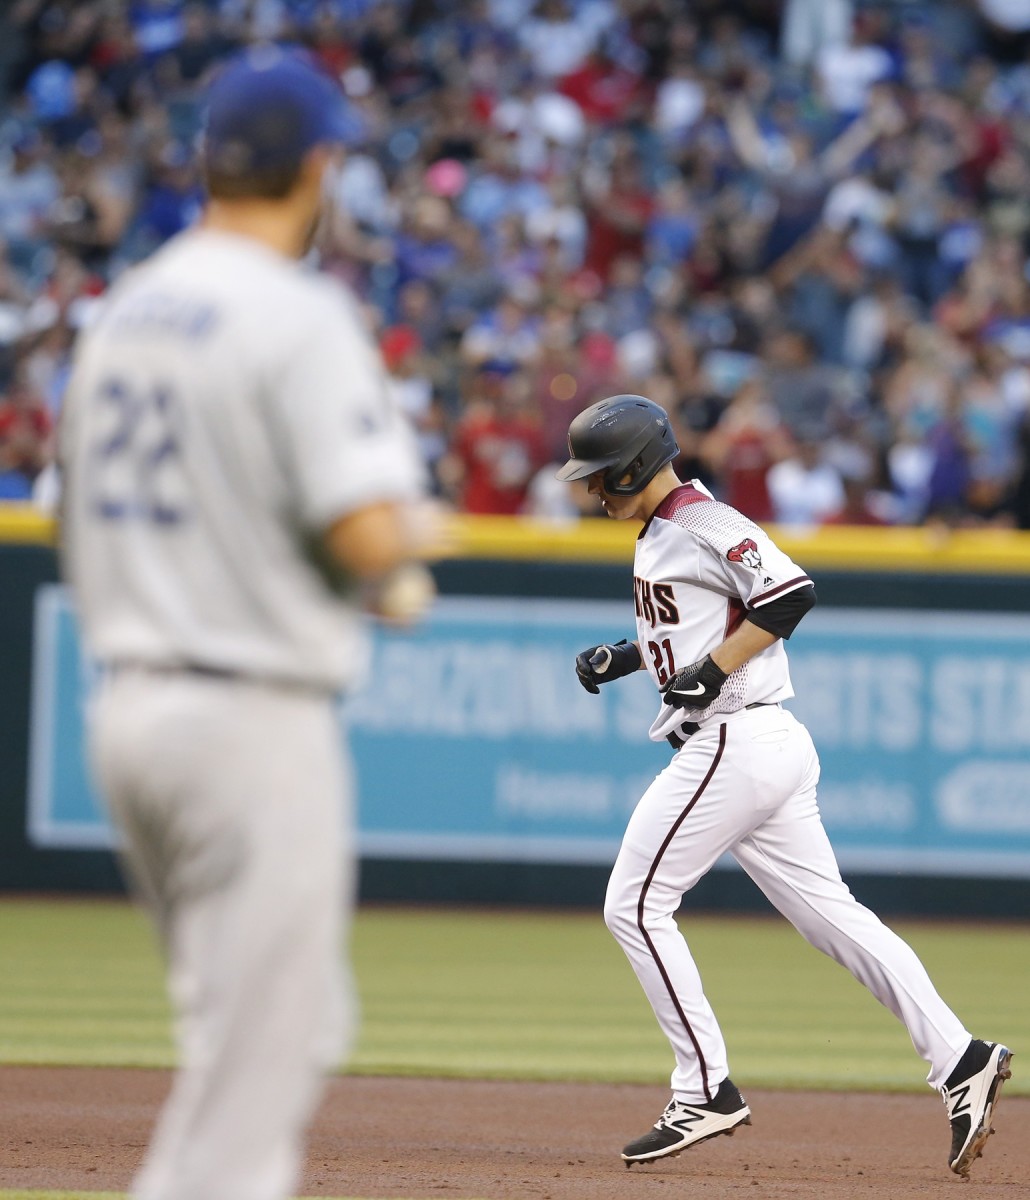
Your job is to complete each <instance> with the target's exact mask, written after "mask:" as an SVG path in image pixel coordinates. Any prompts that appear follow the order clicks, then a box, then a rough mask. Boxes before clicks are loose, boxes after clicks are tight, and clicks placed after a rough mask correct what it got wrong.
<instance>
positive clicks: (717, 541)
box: [706, 509, 812, 609]
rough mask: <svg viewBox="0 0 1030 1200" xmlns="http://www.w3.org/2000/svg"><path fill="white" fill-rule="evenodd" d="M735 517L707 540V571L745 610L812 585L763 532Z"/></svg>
mask: <svg viewBox="0 0 1030 1200" xmlns="http://www.w3.org/2000/svg"><path fill="white" fill-rule="evenodd" d="M728 511H729V512H730V513H734V510H733V509H729V510H728ZM734 515H735V516H737V517H738V518H739V519H738V520H737V521H726V522H725V523H721V526H722V527H721V528H720V529H719V530H718V532H717V533H714V532H713V533H711V534H710V535H709V537H708V538H706V541H707V543H708V547H707V548H708V554H707V556H706V557H707V559H708V563H707V569H708V570H709V571H710V572H712V573H713V574H714V573H717V574H718V576H719V578H720V579H721V580H722V581H723V582H724V584H727V585H728V586H729V587H730V588H731V589H732V591H733V592H735V593H736V595H738V596H739V597H740V599H741V600H742V601H743V602H744V605H745V607H746V608H748V609H760V608H762V606H763V605H766V604H771V603H773V601H775V600H778V599H779V598H780V597H782V596H786V595H789V594H790V593H791V592H793V591H796V590H797V589H798V588H803V587H809V586H811V584H812V580H811V579H809V577H808V575H807V573H806V572H805V571H804V570H803V569H802V568H801V567H799V566H798V565H797V563H795V562H794V561H793V560H792V559H791V558H790V557H789V556H788V555H786V554H784V552H783V551H782V550H781V549H780V548H779V546H777V545H776V543H775V542H774V541H773V540H772V538H771V537H769V535H768V534H767V533H766V532H765V531H764V530H763V529H760V528H759V527H758V526H757V525H755V524H754V523H753V522H752V521H749V520H748V519H747V518H746V517H742V516H740V515H739V514H736V513H734Z"/></svg>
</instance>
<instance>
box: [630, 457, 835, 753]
mask: <svg viewBox="0 0 1030 1200" xmlns="http://www.w3.org/2000/svg"><path fill="white" fill-rule="evenodd" d="M633 574H634V580H633V587H634V601H635V606H636V616H637V641H638V643H639V645H640V653H641V655H642V657H643V659H644V665H645V666H646V667H647V670H648V671H649V672H650V675H651V678H652V679H653V680H654V681H655V683H656V684H657V685H658V686H659V687H662V686H663V685H664V684H666V683H668V681H669V680H670V679H671V678H672V676H673V675H675V674H676V672H677V671H680V670H682V669H683V668H684V667H688V666H690V664H691V663H694V662H697V661H698V660H699V659H702V658H704V656H705V655H706V654H708V653H710V652H711V651H712V650H714V649H715V647H716V646H718V645H719V644H720V643H721V642H722V641H723V640H724V639H725V638H726V637H727V636H728V635H729V634H730V633H732V632H733V631H734V630H735V629H736V628H737V626H738V625H739V624H740V622H741V621H742V620H743V619H744V616H745V613H746V612H747V611H748V610H749V609H755V608H761V607H762V605H763V604H768V603H769V602H770V601H773V600H776V599H778V598H779V597H780V596H785V595H787V594H788V593H789V592H792V591H794V590H795V589H797V588H800V587H804V586H806V585H807V584H810V583H811V582H812V581H811V580H810V579H809V578H808V576H807V575H806V574H805V572H804V571H802V570H801V568H800V567H798V566H797V565H796V564H795V563H793V562H792V561H791V560H790V559H789V558H788V557H787V555H786V554H784V553H783V551H782V550H780V549H779V548H778V547H777V546H776V545H775V544H774V543H773V541H772V539H771V538H770V537H769V536H768V534H766V533H765V532H764V531H763V530H762V529H760V528H759V527H758V526H757V525H756V524H754V522H753V521H750V520H748V518H747V517H745V516H743V515H742V514H741V513H739V512H737V510H736V509H735V508H731V507H730V506H729V505H727V504H721V503H720V502H719V501H717V500H714V499H713V498H712V495H711V493H710V492H709V491H707V490H706V489H705V487H704V486H703V485H702V484H701V483H700V482H699V481H698V480H696V479H694V480H691V482H690V483H688V484H684V485H683V486H682V487H678V488H676V489H675V490H674V491H672V492H670V493H669V495H668V496H667V497H666V498H665V499H664V500H663V501H662V503H661V504H660V505H659V506H658V508H657V509H656V510H655V512H654V514H653V515H652V517H651V519H650V520H649V521H648V522H647V524H646V525H645V526H644V528H643V529H642V530H641V532H640V534H639V536H638V538H637V547H636V556H635V559H634V567H633ZM793 695H794V689H793V688H792V687H791V683H790V671H789V669H788V667H787V655H786V651H785V650H784V648H783V642H782V641H781V640H780V639H777V640H776V641H775V642H774V643H773V644H772V645H771V646H770V647H769V648H768V649H767V650H763V651H762V652H761V653H760V654H757V655H755V657H754V658H752V659H751V660H750V661H749V662H746V663H745V664H744V665H743V666H742V667H738V669H737V670H736V671H733V672H731V674H730V676H729V678H728V679H727V680H726V682H725V684H724V685H723V688H722V691H721V692H720V693H719V696H718V697H717V698H716V700H715V701H713V703H712V704H711V705H709V707H708V708H706V709H704V710H703V711H701V712H694V711H691V712H689V713H685V712H684V710H683V709H682V708H675V707H673V706H672V705H671V704H664V703H663V704H662V707H661V709H660V710H659V713H658V716H657V717H656V718H655V720H654V723H653V724H652V726H651V730H650V736H651V739H652V740H653V741H661V740H662V739H664V738H665V737H666V736H667V735H668V734H670V733H675V732H676V731H677V730H678V729H679V727H680V726H681V725H682V724H683V722H684V720H691V721H699V722H701V721H705V720H706V719H707V718H708V717H711V716H714V715H715V714H716V713H731V712H736V711H737V710H738V709H741V708H744V707H745V706H746V705H748V704H753V703H760V702H761V703H768V704H774V703H777V702H779V701H780V700H789V699H790V697H791V696H793Z"/></svg>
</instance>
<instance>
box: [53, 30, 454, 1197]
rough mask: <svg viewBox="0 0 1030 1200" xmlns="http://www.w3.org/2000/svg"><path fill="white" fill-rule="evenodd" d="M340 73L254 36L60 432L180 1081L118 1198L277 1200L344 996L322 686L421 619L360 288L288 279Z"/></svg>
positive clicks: (329, 134) (86, 345)
mask: <svg viewBox="0 0 1030 1200" xmlns="http://www.w3.org/2000/svg"><path fill="white" fill-rule="evenodd" d="M344 115H345V114H344V112H343V101H342V97H341V95H340V92H339V89H338V87H337V86H336V84H335V83H334V82H332V81H331V80H329V79H327V78H325V77H323V76H322V75H321V74H320V73H319V72H318V71H316V70H315V69H314V68H313V67H311V66H310V65H309V64H308V63H307V61H306V60H305V59H303V58H300V57H297V56H293V55H290V54H286V53H284V52H281V51H277V50H276V49H274V48H272V47H265V48H258V49H255V50H254V51H253V52H251V53H248V54H247V55H245V56H244V57H242V58H240V59H237V60H235V61H234V62H233V63H232V64H230V65H228V66H227V67H226V68H225V69H224V70H223V72H222V73H221V74H220V75H219V76H218V77H217V78H216V80H215V81H214V83H213V85H212V88H211V92H210V96H209V104H208V118H207V127H206V134H205V141H204V166H205V171H206V176H207V183H208V190H209V202H208V205H207V208H206V210H205V215H204V217H203V220H202V221H201V223H200V225H199V227H198V228H195V229H192V230H189V231H187V232H186V233H184V234H182V235H180V236H179V237H176V238H174V239H173V240H172V241H171V242H169V243H168V244H167V245H166V246H165V247H164V248H163V249H161V250H160V251H159V252H158V253H157V254H156V255H155V256H154V257H153V258H152V259H151V260H150V261H148V262H146V263H144V264H142V265H140V266H139V267H136V268H133V269H132V270H130V271H128V272H126V274H125V275H124V276H123V277H122V278H121V279H119V280H118V282H117V283H116V284H115V286H114V287H113V289H112V291H111V293H110V295H109V298H108V299H107V300H106V303H105V305H104V310H103V312H102V314H101V316H100V318H99V320H98V321H97V322H96V324H95V325H94V326H92V327H91V328H90V329H89V330H88V331H87V333H86V334H85V336H84V338H83V340H82V342H81V343H80V346H79V347H78V352H77V359H76V363H75V367H74V371H73V376H72V379H71V384H70V387H69V393H68V400H67V407H66V412H65V419H64V422H63V429H62V460H63V468H64V475H65V499H64V514H63V516H64V520H63V531H62V532H63V541H64V547H63V548H64V551H65V567H66V571H67V573H68V575H69V578H70V580H71V582H72V584H73V586H74V589H75V594H76V600H77V605H78V610H79V614H80V617H81V620H82V625H83V631H84V634H85V637H86V642H87V645H88V647H89V649H90V651H91V652H92V654H93V655H94V656H95V658H96V659H97V660H98V661H99V664H100V668H101V680H102V681H101V684H100V686H99V689H98V692H97V695H96V697H95V699H94V700H93V702H92V706H91V711H90V749H91V755H92V759H93V762H94V766H95V769H96V773H97V776H98V779H99V782H100V785H101V788H102V791H103V792H104V794H105V795H106V798H107V801H108V803H109V805H110V808H111V811H112V815H113V816H114V818H115V820H116V821H117V824H118V826H119V827H120V829H121V832H122V835H123V840H124V851H125V859H126V864H127V867H128V870H129V873H130V875H131V877H132V880H133V882H134V884H135V887H136V890H137V892H138V894H139V896H140V898H141V899H142V900H143V902H144V903H145V904H146V906H147V908H148V909H149V911H150V913H151V915H152V916H153V919H154V921H155V923H156V926H157V928H158V931H159V933H160V935H161V939H162V943H163V948H164V951H165V954H166V958H167V962H168V975H169V987H170V991H171V995H172V999H173V1002H174V1005H175V1011H176V1017H177V1024H176V1033H177V1041H178V1049H179V1059H180V1069H179V1071H178V1073H177V1075H176V1078H175V1081H174V1084H173V1087H172V1091H171V1094H170V1096H169V1099H168V1101H167V1103H166V1105H165V1107H164V1109H163V1111H162V1114H161V1117H160V1119H159V1122H158V1126H157V1129H156V1132H155V1134H154V1137H153V1139H152V1140H151V1144H150V1146H149V1148H148V1151H147V1154H146V1157H145V1160H144V1163H143V1166H142V1169H141V1170H140V1172H139V1174H138V1176H137V1178H136V1180H135V1185H134V1195H135V1196H136V1197H137V1198H138V1200H285V1197H287V1196H289V1195H291V1194H292V1193H293V1191H294V1189H295V1187H296V1184H297V1181H298V1179H299V1177H300V1169H301V1163H302V1150H303V1134H304V1131H305V1129H306V1127H307V1123H308V1121H309V1119H310V1117H311V1115H312V1113H313V1111H314V1108H315V1105H316V1103H317V1101H318V1098H319V1096H320V1092H321V1081H322V1077H323V1074H324V1072H325V1071H326V1070H327V1069H329V1068H332V1067H334V1066H335V1065H336V1064H337V1062H338V1061H339V1059H340V1056H341V1054H342V1053H343V1051H344V1048H345V1046H346V1043H347V1041H348V1039H349V1035H350V1032H351V1030H352V1027H353V1024H354V1004H353V1000H352V996H351V990H350V987H349V986H348V985H347V983H346V979H345V972H344V971H343V970H342V969H341V968H342V964H341V962H340V952H341V948H342V941H343V937H344V933H345V926H346V921H347V916H348V914H349V909H350V900H351V893H352V879H351V874H352V857H353V846H352V835H351V831H350V825H351V821H350V807H351V784H350V778H349V769H348V766H347V763H346V761H345V759H344V758H343V756H342V755H341V744H340V743H341V739H340V731H339V725H338V722H337V718H336V705H335V698H336V696H337V694H338V693H339V691H340V690H341V689H346V688H348V687H350V686H352V685H353V683H354V682H355V680H356V679H357V678H358V676H359V675H360V673H361V672H362V670H363V664H364V660H365V657H366V637H365V630H364V625H365V620H364V613H363V611H362V610H363V609H365V610H371V611H373V612H376V613H379V614H381V615H382V614H385V615H388V616H390V617H399V618H405V617H407V618H412V619H413V618H415V617H416V616H417V615H418V612H419V609H420V608H421V607H424V606H425V604H426V603H427V602H428V600H429V598H430V596H431V593H432V588H431V577H430V576H429V575H428V573H427V572H426V569H425V567H424V566H421V565H420V564H419V563H418V561H417V559H418V557H419V554H420V547H419V545H418V537H417V536H416V534H415V533H414V528H415V524H416V516H417V514H418V512H419V508H418V497H419V493H420V488H421V468H420V466H419V463H418V457H417V454H416V453H415V451H414V448H413V442H412V439H411V437H410V435H409V434H408V432H407V431H406V429H405V427H404V425H403V421H402V419H401V418H400V417H399V415H398V414H397V413H396V412H395V411H394V409H393V406H392V404H391V401H390V399H389V395H388V392H387V389H386V386H385V373H384V371H383V368H382V366H381V364H380V362H379V360H378V356H377V353H376V350H375V348H374V345H373V343H372V341H371V339H370V337H369V335H368V333H367V332H366V329H365V326H364V322H363V321H362V319H361V317H360V315H359V311H358V306H357V302H356V300H355V299H354V298H353V297H351V296H350V295H349V294H348V293H346V292H344V291H342V290H341V289H340V288H338V287H337V286H336V285H335V284H333V283H330V281H329V280H327V279H325V278H321V277H318V276H317V275H316V274H315V273H313V272H311V271H309V270H307V269H306V268H305V267H304V266H303V265H302V263H301V262H300V261H298V260H300V259H302V258H303V256H304V255H305V252H306V250H307V248H308V245H309V243H310V239H311V233H312V230H313V229H314V228H315V226H316V224H317V222H318V219H319V213H320V210H321V204H322V196H323V193H324V179H325V175H326V172H327V170H329V169H330V168H331V165H332V162H333V154H334V152H333V149H332V143H334V142H336V141H337V140H339V138H340V137H341V136H342V134H343V133H344V131H345V128H346V127H345V124H344V120H343V118H344Z"/></svg>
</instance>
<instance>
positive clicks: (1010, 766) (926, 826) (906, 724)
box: [0, 520, 1030, 917]
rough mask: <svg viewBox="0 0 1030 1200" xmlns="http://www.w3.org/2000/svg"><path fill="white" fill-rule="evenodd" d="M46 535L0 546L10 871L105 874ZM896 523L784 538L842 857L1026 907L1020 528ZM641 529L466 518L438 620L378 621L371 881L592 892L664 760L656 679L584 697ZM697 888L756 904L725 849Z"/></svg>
mask: <svg viewBox="0 0 1030 1200" xmlns="http://www.w3.org/2000/svg"><path fill="white" fill-rule="evenodd" d="M2 531H3V524H2V521H0V532H2ZM48 532H49V531H48V530H47V528H46V527H45V526H41V525H37V526H35V527H33V526H32V525H31V523H28V524H26V523H22V524H21V525H19V526H16V528H15V532H14V534H13V535H12V534H11V532H10V529H8V536H9V537H15V538H18V539H19V541H8V542H7V543H6V544H0V596H3V597H4V601H3V612H4V620H3V621H2V622H0V756H2V757H0V761H2V762H3V763H4V771H3V775H2V779H0V888H5V889H9V890H10V889H19V890H35V889H47V890H68V889H79V888H81V889H88V890H108V889H111V888H117V887H118V886H119V876H118V872H117V869H116V866H115V863H114V860H113V855H112V853H111V846H112V845H113V836H112V832H111V830H110V827H109V825H108V823H107V821H106V820H105V818H104V815H103V811H102V807H101V806H100V804H99V802H98V801H97V799H96V797H95V796H94V795H93V792H92V789H91V788H90V786H89V781H88V774H87V772H86V770H85V767H84V765H83V761H82V737H81V712H82V701H83V698H84V696H85V694H86V692H87V691H88V688H89V687H90V685H91V678H90V672H89V670H88V664H85V662H84V660H83V658H82V655H81V653H80V649H79V646H78V642H77V637H76V631H75V624H74V619H73V615H72V614H71V611H70V608H69V606H68V602H67V597H66V595H65V594H64V593H63V592H62V591H61V590H60V589H58V588H56V587H55V586H54V582H55V576H56V566H55V560H54V556H53V552H52V551H51V549H50V548H49V547H48V545H47V544H46V540H47V537H48ZM842 533H843V537H841V536H840V535H841V534H842ZM887 533H888V534H889V535H896V534H898V533H904V534H905V535H906V536H905V538H904V539H901V538H897V537H895V536H890V537H888V538H886V539H884V540H883V541H882V543H881V545H880V548H879V550H877V549H876V546H875V543H874V542H871V541H870V540H869V537H868V531H835V534H836V535H837V536H835V537H834V538H833V539H832V540H831V541H825V540H823V539H819V540H818V542H809V543H808V544H806V545H804V546H803V547H802V548H801V549H798V548H797V547H796V546H791V547H790V549H791V552H792V553H793V554H794V555H795V556H796V557H797V558H798V559H799V560H800V561H801V562H802V563H804V565H805V566H806V567H807V568H808V569H809V571H810V573H811V574H812V575H813V577H814V578H815V580H816V583H817V587H818V591H819V594H820V598H821V604H820V606H819V607H818V608H817V609H816V611H815V612H814V613H812V614H811V615H810V616H809V617H808V618H806V620H805V622H804V624H803V625H802V627H801V628H800V629H799V631H798V633H797V635H796V636H795V638H794V639H793V641H792V645H791V662H792V673H793V676H794V682H795V686H796V689H797V691H798V698H797V700H796V701H795V702H793V704H792V707H793V709H794V711H795V712H796V713H797V715H798V716H799V717H800V718H801V719H802V720H804V721H805V722H806V724H808V726H809V728H810V729H811V731H812V733H813V736H814V738H815V741H816V744H817V746H818V747H819V750H820V754H821V758H822V762H823V781H822V786H821V804H822V808H823V812H824V817H825V819H826V823H827V826H828V828H829V830H830V832H831V836H832V838H833V840H834V844H835V846H836V847H837V850H838V854H839V857H840V860H841V864H842V867H843V869H844V871H845V874H846V875H847V876H848V878H849V880H850V881H851V882H852V884H853V886H854V887H855V889H856V890H857V891H858V892H859V893H860V894H861V895H862V896H863V898H866V899H869V900H870V901H872V902H875V903H877V904H878V906H879V907H882V908H885V909H888V910H893V911H898V912H908V913H937V914H942V915H949V914H950V915H971V914H977V913H982V914H989V915H993V916H1005V915H1009V916H1020V917H1026V916H1030V552H1028V550H1027V542H1026V540H1025V539H1024V538H1021V537H1019V536H1018V535H1016V536H1015V537H1014V538H1011V539H1009V538H1006V539H997V538H993V537H992V538H991V539H987V540H986V541H984V540H979V541H978V540H976V539H967V538H965V537H964V536H963V537H960V538H958V539H952V540H949V543H948V544H947V545H942V544H941V543H939V542H937V543H932V544H931V543H929V542H927V541H926V539H925V538H923V537H922V535H921V533H920V531H893V530H891V531H887ZM913 533H915V534H916V537H915V538H913V537H912V534H913ZM853 534H854V535H860V536H858V537H855V538H853V539H852V544H851V546H850V548H849V547H844V548H843V549H842V545H841V543H842V541H846V540H848V537H849V536H850V535H853ZM905 542H907V546H906V545H905V544H904V543H905ZM956 542H958V543H962V542H964V543H965V545H964V546H963V545H961V544H958V545H956ZM819 543H821V544H819ZM631 546H632V543H631V541H627V540H626V539H625V536H624V532H622V531H616V533H615V537H614V538H613V537H612V535H611V533H610V532H609V530H608V528H607V527H606V526H604V525H601V524H600V523H597V524H596V525H595V524H594V523H591V525H590V526H589V527H588V528H587V529H584V530H581V531H580V533H579V534H578V535H576V534H573V533H570V532H569V531H554V532H552V531H548V530H541V529H539V528H538V529H533V528H530V529H528V530H527V529H526V527H525V526H520V523H518V522H503V523H498V522H497V521H495V520H489V521H484V522H476V521H469V522H466V525H465V534H464V544H463V557H462V558H460V559H456V560H453V561H449V562H447V563H445V564H441V565H440V566H439V567H438V568H437V573H438V578H439V582H440V585H441V591H442V592H443V594H444V598H443V600H442V602H441V603H440V605H439V606H438V608H437V610H436V612H435V613H434V615H433V617H432V619H431V621H430V622H429V624H428V626H427V627H426V628H425V629H424V630H422V631H420V632H419V633H418V634H414V635H398V634H387V633H382V632H380V633H377V636H376V639H375V646H374V656H373V670H372V673H371V678H370V683H369V685H368V686H367V687H366V688H365V689H364V690H363V692H362V693H361V694H360V695H359V696H358V697H356V698H355V699H354V700H352V701H351V702H350V703H349V704H348V705H347V706H346V707H345V709H344V711H343V712H342V713H341V721H342V722H344V723H345V724H346V725H347V726H348V727H349V729H350V735H351V743H352V746H353V749H354V755H355V758H356V761H357V766H358V771H359V777H360V778H361V780H362V787H361V791H362V806H361V811H362V816H361V821H360V825H359V847H360V851H361V855H362V863H363V869H362V880H363V886H362V891H363V895H364V896H365V897H366V898H368V899H376V900H398V901H411V900H427V901H463V900H469V901H475V902H494V903H526V904H534V903H587V904H595V903H599V901H600V898H601V896H602V895H603V887H604V880H605V877H606V874H607V868H608V866H609V864H610V863H611V861H612V859H613V857H614V854H615V850H616V848H617V845H618V840H619V835H620V833H621V830H622V828H623V826H624V823H625V820H626V817H627V814H628V812H629V811H630V810H631V808H632V805H633V803H634V801H635V799H636V797H637V796H638V795H639V793H640V791H642V789H643V787H644V786H646V783H647V781H648V780H649V779H650V778H651V777H652V776H653V774H654V773H655V772H656V771H658V770H660V769H661V767H662V766H663V764H664V762H666V761H667V759H668V751H667V748H666V747H664V745H662V746H655V745H652V744H650V743H648V742H647V740H646V728H647V725H648V724H649V723H650V719H651V716H652V715H653V709H654V704H655V700H654V696H653V692H652V690H651V689H650V688H649V687H648V681H647V680H646V679H645V678H644V677H643V676H641V677H639V678H634V679H631V680H626V681H623V682H621V683H620V685H619V686H618V687H616V688H612V689H605V690H604V691H603V692H602V694H601V696H600V697H591V696H588V695H587V694H586V693H585V692H583V691H582V689H580V688H579V686H578V684H577V683H576V681H575V678H574V675H573V672H572V670H571V662H572V658H573V656H574V654H575V652H576V651H577V650H578V649H580V648H581V647H582V645H584V644H589V643H590V642H592V641H595V640H600V639H601V638H613V637H618V636H623V635H626V634H628V633H630V632H631V629H630V626H629V625H628V619H629V617H630V615H631V614H630V610H629V602H628V599H627V598H626V597H627V596H628V594H629V592H628V585H629V578H630V568H629V561H630V554H631ZM845 550H847V551H848V553H850V554H851V556H852V558H854V559H856V560H858V561H860V562H863V566H862V569H859V570H846V569H844V568H843V567H842V566H841V565H840V561H839V559H840V556H841V555H842V554H844V552H845ZM498 553H503V555H504V557H491V555H496V554H498ZM870 554H872V555H873V557H872V559H870V558H869V557H868V556H869V555H870ZM863 555H865V556H866V558H865V560H864V561H863V559H862V556H863ZM827 562H829V564H830V565H825V564H826V563H827ZM871 563H875V564H877V566H878V569H875V570H874V569H871V565H870V564H871ZM999 566H1003V567H1004V568H1005V573H998V568H999ZM930 568H935V569H930ZM985 568H990V573H986V572H985ZM695 895H696V900H697V902H698V903H701V904H705V905H708V906H713V907H721V908H736V909H747V908H751V907H755V906H756V905H758V906H761V904H762V903H763V902H762V901H761V898H760V897H758V896H757V894H756V893H755V892H754V889H753V888H752V887H751V885H750V883H749V882H748V881H746V880H745V879H743V878H742V877H741V876H740V873H739V872H738V871H737V870H736V869H735V868H732V866H729V867H728V869H722V867H721V868H720V869H719V870H717V871H716V872H713V874H712V876H711V877H710V879H709V880H708V881H706V883H705V884H704V885H702V887H701V888H700V889H699V890H698V892H697V893H696V894H695Z"/></svg>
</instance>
